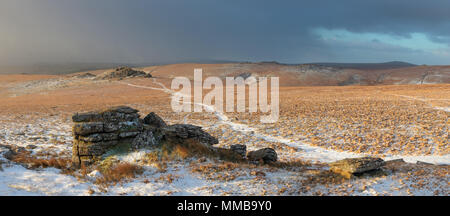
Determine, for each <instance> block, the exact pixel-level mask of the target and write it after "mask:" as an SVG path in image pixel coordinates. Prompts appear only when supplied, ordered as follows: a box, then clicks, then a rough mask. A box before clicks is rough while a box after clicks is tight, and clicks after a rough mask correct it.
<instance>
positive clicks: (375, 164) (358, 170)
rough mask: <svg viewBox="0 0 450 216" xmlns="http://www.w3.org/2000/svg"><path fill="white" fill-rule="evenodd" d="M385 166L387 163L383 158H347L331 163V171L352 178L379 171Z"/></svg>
mask: <svg viewBox="0 0 450 216" xmlns="http://www.w3.org/2000/svg"><path fill="white" fill-rule="evenodd" d="M384 165H385V162H384V160H383V159H381V158H373V157H362V158H347V159H343V160H339V161H336V162H333V163H330V170H331V171H333V172H336V173H339V174H342V175H343V176H345V177H350V176H352V175H355V174H362V173H365V172H369V171H373V170H378V169H380V168H381V167H383V166H384Z"/></svg>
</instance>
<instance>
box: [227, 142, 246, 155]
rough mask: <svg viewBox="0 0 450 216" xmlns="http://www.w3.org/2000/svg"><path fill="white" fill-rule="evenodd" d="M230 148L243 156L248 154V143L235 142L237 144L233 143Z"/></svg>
mask: <svg viewBox="0 0 450 216" xmlns="http://www.w3.org/2000/svg"><path fill="white" fill-rule="evenodd" d="M230 149H231V150H232V151H233V152H236V153H237V154H239V155H241V156H242V157H243V158H244V157H245V155H246V154H247V146H246V145H240V144H235V145H231V146H230Z"/></svg>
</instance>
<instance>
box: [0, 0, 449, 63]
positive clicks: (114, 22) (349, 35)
mask: <svg viewBox="0 0 450 216" xmlns="http://www.w3.org/2000/svg"><path fill="white" fill-rule="evenodd" d="M212 60H219V61H222V60H223V61H278V62H281V63H308V62H358V63H361V62H369V63H374V62H386V61H405V62H410V63H414V64H430V65H450V1H448V0H430V1H423V0H395V1H392V0H376V1H375V0H373V1H372V0H370V1H369V0H368V1H361V0H339V1H336V0H314V1H309V0H306V1H288V0H279V1H275V0H272V1H265V0H127V1H126V0H76V1H75V0H0V64H3V65H8V64H29V63H64V62H85V63H100V62H101V63H148V64H153V63H160V62H162V63H171V62H190V61H212Z"/></svg>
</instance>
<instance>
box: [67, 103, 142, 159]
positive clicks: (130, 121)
mask: <svg viewBox="0 0 450 216" xmlns="http://www.w3.org/2000/svg"><path fill="white" fill-rule="evenodd" d="M72 120H73V122H74V126H73V135H74V142H73V149H72V151H73V152H72V162H73V164H74V165H76V166H80V165H81V164H90V163H92V162H93V161H94V160H95V159H96V158H98V157H99V156H101V155H103V154H104V153H106V151H108V150H109V149H111V148H112V147H115V146H117V145H127V144H131V143H133V140H134V138H135V137H136V136H138V135H139V134H141V132H142V131H143V124H142V121H141V120H140V119H139V114H138V110H135V109H133V108H130V107H126V106H119V107H113V108H110V109H107V110H103V111H99V112H87V113H77V114H75V115H74V116H73V117H72Z"/></svg>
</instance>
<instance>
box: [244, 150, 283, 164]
mask: <svg viewBox="0 0 450 216" xmlns="http://www.w3.org/2000/svg"><path fill="white" fill-rule="evenodd" d="M247 158H248V160H250V161H261V160H262V161H263V162H264V163H271V162H275V161H277V152H275V150H274V149H272V148H263V149H259V150H256V151H250V152H248V154H247Z"/></svg>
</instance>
